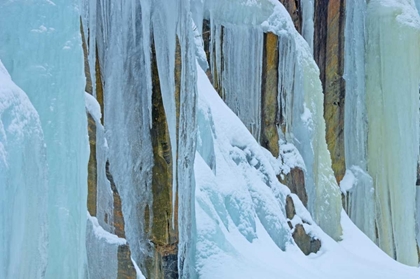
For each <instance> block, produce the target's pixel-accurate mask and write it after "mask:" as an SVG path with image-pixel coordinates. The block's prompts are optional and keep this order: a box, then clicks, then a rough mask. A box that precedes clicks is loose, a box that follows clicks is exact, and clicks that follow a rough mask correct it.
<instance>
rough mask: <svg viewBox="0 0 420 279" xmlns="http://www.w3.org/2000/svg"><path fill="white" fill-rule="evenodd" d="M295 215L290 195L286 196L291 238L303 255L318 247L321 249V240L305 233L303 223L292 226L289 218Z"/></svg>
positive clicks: (314, 250) (316, 250)
mask: <svg viewBox="0 0 420 279" xmlns="http://www.w3.org/2000/svg"><path fill="white" fill-rule="evenodd" d="M295 215H296V210H295V205H294V203H293V199H292V197H290V196H287V198H286V217H287V219H288V224H289V227H290V229H291V230H292V236H293V239H294V240H295V242H296V244H297V246H298V247H299V248H300V250H302V252H303V253H304V254H305V255H309V254H310V253H316V252H318V251H319V249H321V241H320V240H319V239H316V238H313V237H311V236H310V235H309V234H307V233H306V231H305V228H304V225H303V224H301V223H298V224H295V225H294V226H293V224H292V222H291V220H292V219H293V217H295Z"/></svg>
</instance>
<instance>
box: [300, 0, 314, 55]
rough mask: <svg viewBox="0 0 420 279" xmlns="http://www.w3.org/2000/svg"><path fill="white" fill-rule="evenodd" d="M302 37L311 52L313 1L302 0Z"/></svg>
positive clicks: (312, 46) (312, 42)
mask: <svg viewBox="0 0 420 279" xmlns="http://www.w3.org/2000/svg"><path fill="white" fill-rule="evenodd" d="M300 4H301V6H302V18H303V22H302V36H303V37H304V38H305V40H306V41H307V42H308V45H309V47H310V49H311V51H312V52H313V51H314V5H315V4H314V0H302V1H301V2H300Z"/></svg>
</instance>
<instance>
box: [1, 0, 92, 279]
mask: <svg viewBox="0 0 420 279" xmlns="http://www.w3.org/2000/svg"><path fill="white" fill-rule="evenodd" d="M22 11H25V13H24V15H23V14H22ZM23 17H24V18H25V20H22V18H23ZM0 26H1V28H0V40H1V44H0V59H2V61H3V63H4V65H5V66H6V68H7V69H8V70H9V73H10V75H11V76H12V78H13V80H14V81H15V82H16V83H17V84H19V86H20V87H21V88H22V89H23V90H24V91H25V92H26V93H27V94H28V96H29V99H30V100H31V101H32V103H33V105H34V107H35V109H36V110H37V111H38V114H39V117H40V120H41V125H42V129H43V131H44V138H45V143H46V154H47V163H48V178H47V179H48V192H46V193H44V194H45V195H46V197H47V198H48V202H47V206H48V225H47V226H46V227H45V229H46V230H47V232H48V237H49V245H48V265H47V269H46V272H45V277H46V278H83V277H84V275H85V264H86V252H85V227H86V189H87V183H86V181H87V170H86V165H87V158H88V154H89V150H88V143H87V130H86V113H85V105H84V84H85V79H84V74H83V56H82V49H81V39H80V28H79V27H80V25H79V7H78V5H77V1H64V0H62V1H54V2H52V1H29V2H28V1H12V2H10V1H1V2H0ZM28 163H29V162H28ZM32 163H33V165H32V167H33V168H37V167H44V166H45V165H41V166H39V164H36V161H35V162H32ZM28 168H29V166H28ZM28 210H30V209H28ZM16 232H17V231H15V233H16ZM33 257H36V256H35V255H33ZM26 278H28V277H26Z"/></svg>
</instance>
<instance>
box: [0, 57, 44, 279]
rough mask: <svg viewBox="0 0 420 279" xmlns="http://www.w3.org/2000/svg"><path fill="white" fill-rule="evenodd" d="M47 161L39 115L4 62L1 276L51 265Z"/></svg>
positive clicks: (0, 92)
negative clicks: (48, 232) (49, 256)
mask: <svg viewBox="0 0 420 279" xmlns="http://www.w3.org/2000/svg"><path fill="white" fill-rule="evenodd" d="M47 168H48V167H47V159H46V153H45V142H44V136H43V133H42V128H41V122H40V120H39V116H38V113H37V112H36V110H35V109H34V107H33V106H32V104H31V102H30V101H29V99H28V97H27V95H26V94H25V93H24V92H23V91H22V90H21V89H20V88H19V87H17V86H16V85H15V84H14V83H13V81H12V80H11V77H10V75H9V73H8V72H7V70H6V69H5V68H4V66H3V64H2V62H1V60H0V185H2V186H3V185H7V187H0V201H1V202H0V212H1V213H2V214H0V243H1V245H0V277H1V278H22V279H23V278H31V277H35V278H41V276H42V275H43V274H44V272H45V269H46V266H47V249H48V246H47V244H48V236H47V210H48V208H47V199H48V196H47V195H46V193H47V192H48V180H47Z"/></svg>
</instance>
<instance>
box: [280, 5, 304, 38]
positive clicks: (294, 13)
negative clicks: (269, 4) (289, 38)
mask: <svg viewBox="0 0 420 279" xmlns="http://www.w3.org/2000/svg"><path fill="white" fill-rule="evenodd" d="M280 2H281V3H282V4H283V6H284V7H285V8H286V10H287V11H288V12H289V14H290V17H291V18H292V21H293V24H294V25H295V28H296V30H297V31H298V32H299V33H302V12H301V11H302V10H301V7H300V6H301V5H300V0H280Z"/></svg>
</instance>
